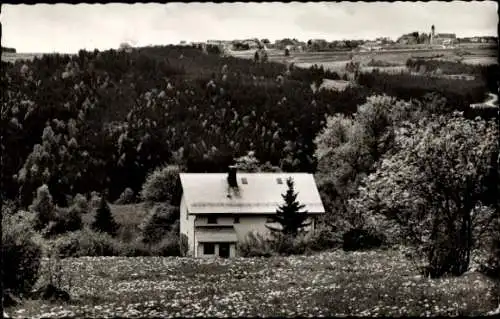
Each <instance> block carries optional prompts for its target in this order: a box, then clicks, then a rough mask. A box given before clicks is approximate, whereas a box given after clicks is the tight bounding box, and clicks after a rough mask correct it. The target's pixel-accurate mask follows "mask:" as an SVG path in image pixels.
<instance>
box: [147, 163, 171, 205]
mask: <svg viewBox="0 0 500 319" xmlns="http://www.w3.org/2000/svg"><path fill="white" fill-rule="evenodd" d="M179 172H180V168H179V167H178V166H175V165H168V166H165V167H162V168H158V169H156V170H155V171H153V173H151V174H150V175H149V176H148V177H147V178H146V181H145V182H144V184H143V186H142V190H141V193H140V195H141V198H142V199H143V200H145V201H146V202H169V203H170V202H172V200H175V199H176V196H177V193H178V192H179V189H180V187H179V186H180V185H179Z"/></svg>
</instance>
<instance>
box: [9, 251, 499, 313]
mask: <svg viewBox="0 0 500 319" xmlns="http://www.w3.org/2000/svg"><path fill="white" fill-rule="evenodd" d="M62 263H63V269H64V270H63V272H64V278H63V282H65V281H68V280H69V279H70V278H71V281H72V284H71V287H70V288H69V292H70V294H71V297H72V302H70V303H68V304H58V303H49V302H42V301H29V300H28V301H25V302H24V303H23V304H21V305H18V306H16V307H15V308H11V309H7V312H8V313H9V314H12V315H13V316H14V317H32V316H35V317H40V316H43V317H61V316H65V317H110V316H119V317H173V316H182V317H193V316H199V317H206V316H215V317H224V316H226V317H227V316H232V317H236V316H264V317H269V316H274V317H277V316H286V317H288V316H342V315H363V316H380V315H387V316H435V315H441V316H455V315H472V316H475V315H482V314H486V313H487V312H488V311H491V310H492V309H495V308H496V307H497V303H496V302H497V301H496V300H495V298H494V297H493V293H492V290H493V289H494V282H493V281H491V280H490V279H488V278H486V277H483V276H482V275H480V274H478V273H468V274H465V275H463V276H461V277H459V278H443V279H435V280H433V279H428V278H423V277H421V276H418V275H416V274H417V272H416V270H415V268H414V266H413V265H414V264H413V263H412V262H411V261H410V260H408V259H406V258H405V257H404V253H403V252H401V251H399V250H385V251H382V250H380V251H370V252H351V253H346V252H343V251H334V252H325V253H321V254H317V255H312V256H293V257H273V258H269V259H265V258H248V259H244V258H236V259H232V260H223V259H217V260H202V259H192V258H173V257H169V258H160V257H147V258H144V257H142V258H121V257H100V258H89V257H85V258H77V259H65V260H63V261H62ZM42 268H43V267H42ZM42 273H43V272H42ZM44 280H45V279H44V277H42V278H41V279H40V282H39V284H41V283H43V282H44Z"/></svg>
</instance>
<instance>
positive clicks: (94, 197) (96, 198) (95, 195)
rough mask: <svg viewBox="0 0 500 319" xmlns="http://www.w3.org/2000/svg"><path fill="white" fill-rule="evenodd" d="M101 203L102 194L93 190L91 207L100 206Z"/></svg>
mask: <svg viewBox="0 0 500 319" xmlns="http://www.w3.org/2000/svg"><path fill="white" fill-rule="evenodd" d="M100 203H101V196H100V195H99V193H97V192H92V193H90V201H89V203H88V204H89V207H90V208H97V207H99V204H100Z"/></svg>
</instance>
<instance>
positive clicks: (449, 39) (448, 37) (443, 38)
mask: <svg viewBox="0 0 500 319" xmlns="http://www.w3.org/2000/svg"><path fill="white" fill-rule="evenodd" d="M431 41H432V44H442V45H451V44H454V43H455V42H457V36H456V35H455V34H454V33H438V34H436V35H435V36H434V37H433V38H432V40H431Z"/></svg>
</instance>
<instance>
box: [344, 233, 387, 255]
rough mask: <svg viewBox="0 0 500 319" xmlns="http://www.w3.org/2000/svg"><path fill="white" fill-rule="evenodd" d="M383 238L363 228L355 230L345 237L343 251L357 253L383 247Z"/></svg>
mask: <svg viewBox="0 0 500 319" xmlns="http://www.w3.org/2000/svg"><path fill="white" fill-rule="evenodd" d="M382 243H383V238H382V236H381V235H379V234H375V233H374V232H371V231H368V230H366V229H362V228H353V229H351V230H349V231H348V232H346V233H345V234H344V235H343V245H342V249H344V250H345V251H356V250H366V249H373V248H378V247H380V246H382Z"/></svg>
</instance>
